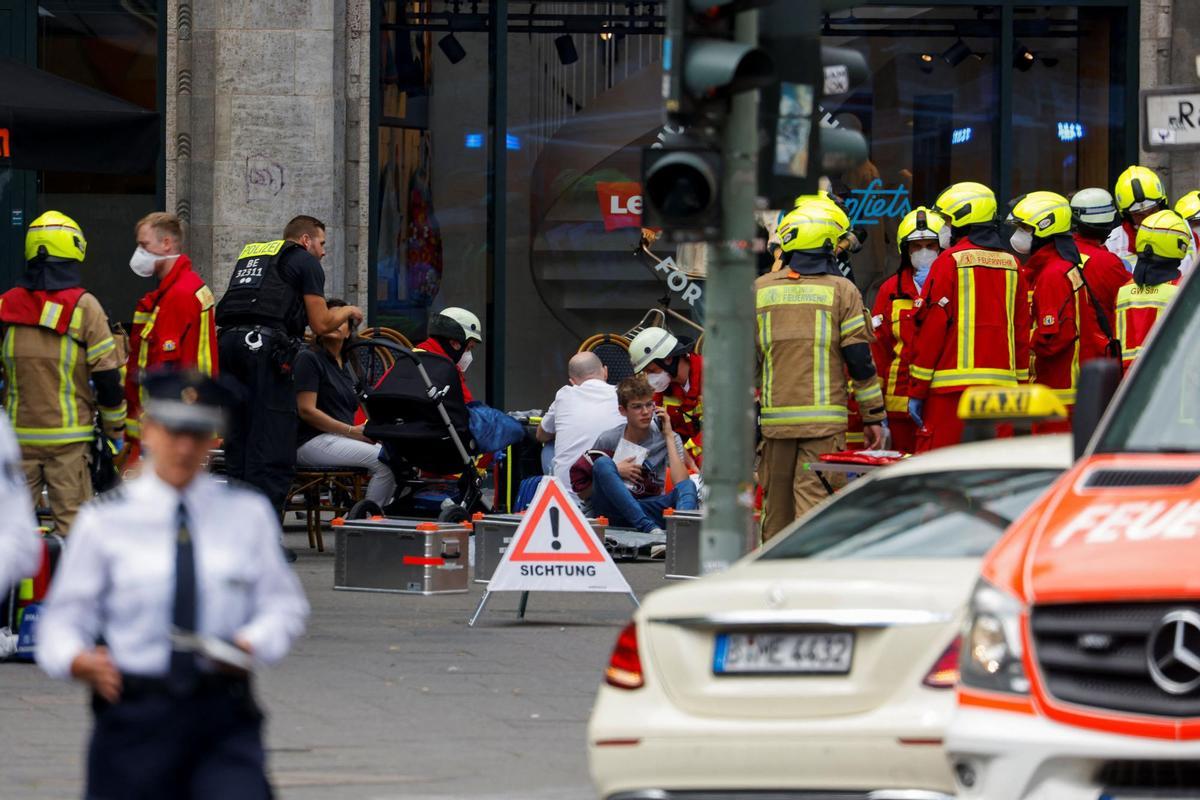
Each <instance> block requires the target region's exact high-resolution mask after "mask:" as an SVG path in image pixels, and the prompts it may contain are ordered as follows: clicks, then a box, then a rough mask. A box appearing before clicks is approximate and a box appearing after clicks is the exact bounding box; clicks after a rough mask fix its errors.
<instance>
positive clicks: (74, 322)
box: [67, 306, 83, 340]
mask: <svg viewBox="0 0 1200 800" xmlns="http://www.w3.org/2000/svg"><path fill="white" fill-rule="evenodd" d="M67 333H68V334H69V335H70V336H71V338H72V339H75V340H79V339H82V338H83V309H82V308H79V307H78V306H76V308H75V310H74V311H73V312H72V313H71V324H70V325H68V326H67Z"/></svg>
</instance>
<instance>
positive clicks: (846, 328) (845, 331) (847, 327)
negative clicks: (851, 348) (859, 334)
mask: <svg viewBox="0 0 1200 800" xmlns="http://www.w3.org/2000/svg"><path fill="white" fill-rule="evenodd" d="M866 326H867V320H866V318H865V317H863V315H862V314H858V315H856V316H855V317H854V318H853V319H848V320H846V321H845V322H843V323H842V338H845V337H847V336H849V335H850V334H852V333H854V332H855V331H857V330H861V329H862V328H865V327H866Z"/></svg>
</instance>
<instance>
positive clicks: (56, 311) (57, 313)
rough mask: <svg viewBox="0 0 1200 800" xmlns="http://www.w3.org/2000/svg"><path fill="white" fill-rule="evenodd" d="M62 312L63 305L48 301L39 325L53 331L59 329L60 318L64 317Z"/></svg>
mask: <svg viewBox="0 0 1200 800" xmlns="http://www.w3.org/2000/svg"><path fill="white" fill-rule="evenodd" d="M62 312H63V307H62V303H52V302H49V301H47V302H46V303H45V304H44V305H43V306H42V316H41V319H39V320H38V325H41V326H42V327H43V328H51V329H53V328H55V327H57V326H58V320H59V317H61V316H62Z"/></svg>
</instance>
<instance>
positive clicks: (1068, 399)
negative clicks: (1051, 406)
mask: <svg viewBox="0 0 1200 800" xmlns="http://www.w3.org/2000/svg"><path fill="white" fill-rule="evenodd" d="M1050 391H1051V392H1052V393H1053V394H1054V396H1055V397H1057V398H1058V399H1059V400H1061V401H1062V403H1063V405H1066V406H1073V405H1075V389H1074V388H1071V389H1051V390H1050Z"/></svg>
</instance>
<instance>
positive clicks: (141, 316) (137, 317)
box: [133, 311, 154, 325]
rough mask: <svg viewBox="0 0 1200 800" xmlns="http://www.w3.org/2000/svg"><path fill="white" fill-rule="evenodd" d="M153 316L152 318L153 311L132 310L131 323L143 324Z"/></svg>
mask: <svg viewBox="0 0 1200 800" xmlns="http://www.w3.org/2000/svg"><path fill="white" fill-rule="evenodd" d="M153 318H154V312H153V311H135V312H133V324H134V325H145V324H146V323H147V322H149V321H150V320H151V319H153Z"/></svg>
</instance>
